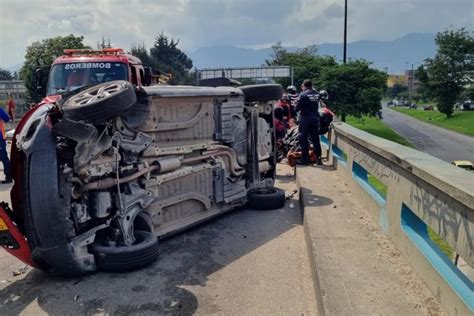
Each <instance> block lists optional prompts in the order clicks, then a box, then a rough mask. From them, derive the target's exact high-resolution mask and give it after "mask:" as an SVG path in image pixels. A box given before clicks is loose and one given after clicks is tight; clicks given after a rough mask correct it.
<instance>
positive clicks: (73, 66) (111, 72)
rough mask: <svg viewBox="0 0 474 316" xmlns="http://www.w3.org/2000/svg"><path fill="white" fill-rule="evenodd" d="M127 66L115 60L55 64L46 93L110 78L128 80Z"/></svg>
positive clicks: (49, 93)
mask: <svg viewBox="0 0 474 316" xmlns="http://www.w3.org/2000/svg"><path fill="white" fill-rule="evenodd" d="M127 68H128V67H127V65H126V64H124V63H115V62H101V63H98V62H87V63H66V64H57V65H54V66H53V67H52V69H51V73H50V77H49V83H48V92H47V94H48V95H54V94H60V93H63V92H66V91H73V90H75V89H77V88H80V87H82V86H85V85H93V84H99V83H103V82H108V81H112V80H128V69H127Z"/></svg>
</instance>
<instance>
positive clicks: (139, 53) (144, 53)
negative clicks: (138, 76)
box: [130, 44, 153, 66]
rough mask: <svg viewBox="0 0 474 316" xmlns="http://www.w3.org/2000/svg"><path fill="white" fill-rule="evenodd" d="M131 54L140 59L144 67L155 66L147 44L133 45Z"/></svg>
mask: <svg viewBox="0 0 474 316" xmlns="http://www.w3.org/2000/svg"><path fill="white" fill-rule="evenodd" d="M130 54H132V55H133V56H135V57H138V58H139V59H140V60H141V62H142V64H144V65H149V66H152V64H153V60H152V59H151V56H150V54H149V53H148V50H147V48H146V46H145V44H133V45H132V47H131V48H130Z"/></svg>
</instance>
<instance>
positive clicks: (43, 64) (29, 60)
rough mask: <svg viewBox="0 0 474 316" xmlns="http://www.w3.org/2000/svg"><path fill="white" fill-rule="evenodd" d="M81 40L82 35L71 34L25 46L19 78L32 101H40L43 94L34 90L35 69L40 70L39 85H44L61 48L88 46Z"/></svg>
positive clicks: (82, 38)
mask: <svg viewBox="0 0 474 316" xmlns="http://www.w3.org/2000/svg"><path fill="white" fill-rule="evenodd" d="M83 40H84V37H83V36H74V35H72V34H71V35H67V36H58V37H54V38H48V39H44V40H42V41H41V42H33V43H32V44H31V45H30V46H28V47H27V48H26V55H25V63H24V64H23V67H22V68H21V70H20V78H21V79H22V80H24V82H25V86H26V89H27V90H28V94H29V96H30V98H31V99H32V100H33V101H34V102H38V101H40V100H41V98H42V97H43V94H44V93H41V92H38V91H37V90H36V80H37V72H36V69H38V68H39V69H41V70H42V77H41V79H42V80H43V82H41V85H42V86H43V87H46V82H47V78H48V75H49V69H50V68H51V64H52V63H53V61H54V59H55V58H56V57H59V56H61V55H62V54H63V50H64V49H67V48H78V49H79V48H90V47H87V46H85V45H84V43H83Z"/></svg>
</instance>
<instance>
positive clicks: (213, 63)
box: [187, 33, 436, 74]
mask: <svg viewBox="0 0 474 316" xmlns="http://www.w3.org/2000/svg"><path fill="white" fill-rule="evenodd" d="M316 47H317V48H318V52H317V54H318V55H329V56H334V57H336V59H337V60H342V54H343V45H342V44H319V45H316ZM286 49H287V50H288V51H290V52H293V51H296V50H297V49H298V47H286ZM435 53H436V44H435V35H434V34H430V33H411V34H408V35H405V36H403V37H400V38H397V39H395V40H391V41H370V40H364V41H357V42H352V43H348V44H347V56H348V58H350V59H360V58H363V59H366V60H368V61H370V62H372V64H373V67H375V68H378V69H381V70H386V71H387V72H388V73H390V74H401V73H404V71H405V70H406V69H410V68H411V64H412V63H413V64H414V67H415V68H416V67H418V65H419V64H420V63H421V62H422V61H423V60H424V59H426V58H430V57H433V56H434V54H435ZM187 54H188V56H189V57H190V58H191V59H192V60H193V64H194V66H195V67H196V68H198V69H203V68H220V67H246V66H251V67H253V66H261V65H263V64H264V63H265V60H266V59H269V58H270V56H271V54H272V49H271V48H270V47H269V48H263V49H250V48H240V47H235V46H232V45H219V46H208V47H201V48H198V49H197V50H195V51H191V52H187Z"/></svg>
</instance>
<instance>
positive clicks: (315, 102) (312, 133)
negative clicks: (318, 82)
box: [295, 79, 322, 165]
mask: <svg viewBox="0 0 474 316" xmlns="http://www.w3.org/2000/svg"><path fill="white" fill-rule="evenodd" d="M301 89H302V90H303V91H302V92H301V93H300V95H299V99H298V101H297V103H296V108H295V109H296V112H299V113H300V122H299V127H298V131H299V140H300V146H301V154H302V157H301V158H300V159H299V160H298V162H297V163H298V164H301V165H308V164H309V139H308V138H309V137H311V142H312V143H313V148H314V151H315V153H316V157H317V159H316V164H318V165H322V161H321V144H320V143H319V112H318V111H319V93H318V92H317V91H316V90H314V89H313V83H312V82H311V80H310V79H305V80H304V81H303V84H302V85H301Z"/></svg>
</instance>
